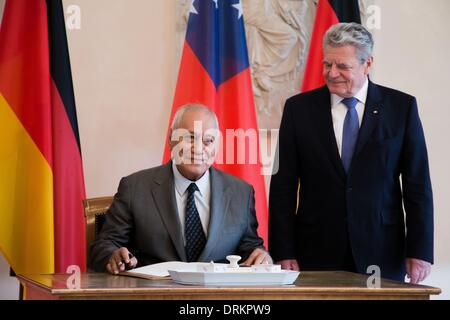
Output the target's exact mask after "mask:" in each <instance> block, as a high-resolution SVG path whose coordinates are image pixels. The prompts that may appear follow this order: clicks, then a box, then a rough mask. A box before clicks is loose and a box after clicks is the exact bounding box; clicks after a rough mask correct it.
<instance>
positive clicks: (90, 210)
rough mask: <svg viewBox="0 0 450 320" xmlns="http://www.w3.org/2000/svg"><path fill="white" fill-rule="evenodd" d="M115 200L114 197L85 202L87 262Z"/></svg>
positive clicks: (91, 199) (90, 199)
mask: <svg viewBox="0 0 450 320" xmlns="http://www.w3.org/2000/svg"><path fill="white" fill-rule="evenodd" d="M113 199H114V197H99V198H89V199H85V200H83V207H84V216H85V217H86V261H89V255H90V253H91V244H92V243H93V242H94V240H95V238H96V236H97V234H98V232H99V231H100V230H101V228H102V226H103V222H104V221H105V214H106V212H107V211H108V209H109V207H110V206H111V203H112V201H113Z"/></svg>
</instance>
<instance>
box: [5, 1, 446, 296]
mask: <svg viewBox="0 0 450 320" xmlns="http://www.w3.org/2000/svg"><path fill="white" fill-rule="evenodd" d="M3 1H4V0H0V10H1V4H2V3H3ZM176 1H177V0H170V1H168V0H151V1H148V0H133V1H131V0H127V1H125V0H95V1H92V0H64V3H65V6H66V7H67V6H68V5H70V4H76V5H79V6H80V8H81V14H82V20H81V22H82V24H81V29H80V30H71V31H68V36H69V46H70V50H71V60H72V71H73V77H74V86H75V95H76V102H77V108H78V120H79V126H80V133H81V143H82V151H83V160H84V170H85V178H86V191H87V196H88V197H95V196H102V195H112V194H113V193H114V192H115V190H116V188H117V184H118V181H119V179H120V177H122V176H124V175H127V174H129V173H131V172H133V171H135V170H139V169H141V168H146V167H150V166H154V165H158V164H160V163H161V159H162V150H163V146H164V137H165V132H166V128H167V122H168V117H169V111H170V107H171V103H172V95H173V89H174V86H175V81H176V73H177V70H178V69H177V68H178V61H177V58H176V52H175V51H176V50H175V48H176V39H175V14H176V9H175V5H176ZM367 2H368V3H369V4H376V5H378V6H379V7H380V9H381V18H382V21H381V22H382V25H381V27H382V28H381V30H379V31H374V36H375V41H376V46H375V69H374V72H373V74H372V78H373V80H374V81H376V82H378V83H380V84H384V85H388V86H392V87H395V88H397V89H400V90H403V91H406V92H409V93H411V94H413V95H415V96H416V97H417V98H418V101H419V108H420V114H421V117H422V121H423V125H424V128H425V133H426V137H427V141H428V148H429V155H430V165H431V174H432V179H433V188H434V196H435V217H436V236H435V242H436V245H435V248H436V265H435V266H434V267H433V270H434V271H433V273H432V275H431V276H430V278H429V279H428V280H427V281H426V282H425V284H430V285H434V286H438V287H441V288H443V289H444V290H445V291H444V293H443V294H442V295H441V296H440V298H447V299H449V298H450V283H449V282H450V281H449V279H450V255H449V253H448V252H450V235H449V233H448V232H447V230H446V229H447V227H448V226H450V216H449V215H447V214H446V213H447V212H449V211H450V203H449V201H447V200H446V192H447V190H448V188H447V185H446V183H447V182H448V181H450V169H449V166H448V163H450V151H449V147H448V146H449V144H448V142H446V139H447V137H448V136H449V133H448V132H446V128H447V127H448V125H447V123H448V122H449V120H448V119H450V117H449V116H450V105H449V99H448V98H447V97H446V93H447V92H448V90H447V87H446V86H447V83H448V81H446V80H447V79H446V77H447V76H448V74H450V61H449V60H448V58H447V57H446V56H447V55H448V52H450V50H449V49H450V47H449V43H448V38H449V31H450V22H449V20H448V19H447V15H448V12H450V2H449V1H447V0H430V1H422V0H396V1H389V0H367ZM8 270H9V267H8V266H7V264H6V263H5V261H4V260H3V258H1V257H0V299H2V298H3V299H5V298H9V299H16V298H17V296H18V289H17V281H16V280H15V279H11V278H9V277H8V275H7V272H8Z"/></svg>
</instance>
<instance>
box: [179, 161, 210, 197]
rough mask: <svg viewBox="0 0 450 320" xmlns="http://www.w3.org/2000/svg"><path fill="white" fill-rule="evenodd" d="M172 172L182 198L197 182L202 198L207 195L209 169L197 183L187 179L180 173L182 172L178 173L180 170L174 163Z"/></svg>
mask: <svg viewBox="0 0 450 320" xmlns="http://www.w3.org/2000/svg"><path fill="white" fill-rule="evenodd" d="M172 171H173V176H174V179H175V189H176V190H177V192H178V194H179V195H180V196H182V195H183V194H184V193H185V192H186V190H187V188H188V187H189V185H190V184H191V183H192V182H195V184H196V185H197V187H198V190H199V191H200V195H201V196H202V197H203V196H204V195H205V194H206V189H207V188H208V187H209V169H208V170H206V172H205V174H204V175H203V176H202V177H201V178H200V179H198V180H197V181H191V180H189V179H187V178H185V177H184V176H183V175H182V174H181V173H180V171H178V168H177V166H176V165H175V163H174V162H173V161H172Z"/></svg>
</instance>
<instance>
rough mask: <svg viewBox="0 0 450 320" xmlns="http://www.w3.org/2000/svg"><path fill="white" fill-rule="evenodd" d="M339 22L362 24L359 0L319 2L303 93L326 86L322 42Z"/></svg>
mask: <svg viewBox="0 0 450 320" xmlns="http://www.w3.org/2000/svg"><path fill="white" fill-rule="evenodd" d="M339 22H357V23H361V15H360V13H359V4H358V0H319V3H318V5H317V11H316V18H315V20H314V27H313V32H312V36H311V41H310V44H309V52H308V58H307V60H306V67H305V73H304V76H303V83H302V88H301V91H302V92H305V91H309V90H313V89H316V88H319V87H321V86H323V85H324V84H325V82H324V79H323V65H322V63H323V61H322V60H323V52H322V40H323V36H324V35H325V33H326V31H327V30H328V28H330V27H331V26H332V25H334V24H336V23H339Z"/></svg>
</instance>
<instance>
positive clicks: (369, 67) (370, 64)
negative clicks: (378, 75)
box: [364, 56, 373, 75]
mask: <svg viewBox="0 0 450 320" xmlns="http://www.w3.org/2000/svg"><path fill="white" fill-rule="evenodd" d="M372 65H373V57H372V56H370V57H369V59H367V61H366V67H365V70H364V74H365V75H368V74H369V72H370V69H371V68H372Z"/></svg>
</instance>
